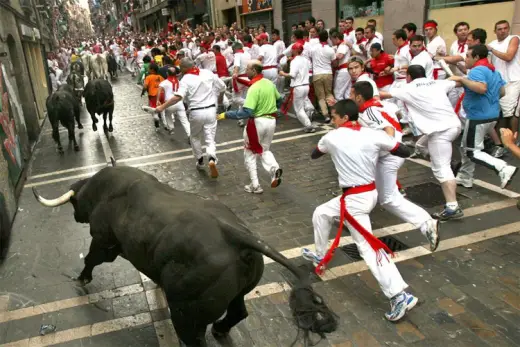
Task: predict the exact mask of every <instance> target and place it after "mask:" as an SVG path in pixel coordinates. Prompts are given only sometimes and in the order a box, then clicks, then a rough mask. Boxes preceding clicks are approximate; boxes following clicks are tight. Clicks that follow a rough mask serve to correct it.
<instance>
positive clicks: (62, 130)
mask: <svg viewBox="0 0 520 347" xmlns="http://www.w3.org/2000/svg"><path fill="white" fill-rule="evenodd" d="M137 118H150V114H149V113H147V114H139V115H135V116H128V117H121V118H116V117H115V116H114V121H117V123H120V122H123V123H124V122H125V121H127V120H132V121H133V120H135V119H137ZM99 119H101V120H102V119H103V117H99ZM81 124H82V125H83V131H89V129H91V128H92V121H90V122H87V123H81ZM67 131H68V130H67V129H65V128H63V127H60V129H59V132H60V133H65V132H67ZM78 131H81V130H80V129H77V128H76V132H78ZM42 134H43V135H51V134H52V129H46V130H43V131H42Z"/></svg>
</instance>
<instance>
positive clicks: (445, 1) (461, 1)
mask: <svg viewBox="0 0 520 347" xmlns="http://www.w3.org/2000/svg"><path fill="white" fill-rule="evenodd" d="M508 1H511V0H429V5H430V9H432V10H434V9H437V8H447V7H460V6H473V5H484V4H494V3H497V2H508Z"/></svg>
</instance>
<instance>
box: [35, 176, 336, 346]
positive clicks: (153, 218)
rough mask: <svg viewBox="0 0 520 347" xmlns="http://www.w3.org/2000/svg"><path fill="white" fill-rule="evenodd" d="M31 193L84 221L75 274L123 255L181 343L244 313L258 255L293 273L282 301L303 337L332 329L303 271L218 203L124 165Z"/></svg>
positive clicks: (202, 342) (199, 342)
mask: <svg viewBox="0 0 520 347" xmlns="http://www.w3.org/2000/svg"><path fill="white" fill-rule="evenodd" d="M33 191H34V194H35V197H36V198H37V199H38V201H40V203H42V204H43V205H45V206H59V205H62V204H65V203H67V202H68V201H70V202H71V203H72V205H73V207H74V217H75V219H76V221H77V222H80V223H89V224H90V234H91V236H92V243H91V245H90V250H89V253H88V255H87V256H86V257H85V267H84V269H83V271H82V272H81V275H80V277H79V278H78V280H80V281H83V282H87V283H88V282H90V281H91V280H92V270H93V269H94V267H95V266H97V265H99V264H101V263H103V262H112V261H114V260H115V259H116V258H117V256H118V255H120V256H122V257H123V258H125V259H127V260H129V261H130V262H131V263H132V264H133V265H134V266H135V267H136V268H137V269H138V270H139V271H141V272H142V273H144V274H145V275H146V276H148V277H149V278H150V279H151V280H153V281H154V282H155V283H157V284H158V285H159V286H160V287H161V288H162V289H163V290H164V292H165V294H166V298H167V301H168V306H169V308H170V313H171V319H172V322H173V325H174V327H175V330H176V332H177V335H178V336H179V339H180V341H181V345H184V344H185V345H187V346H206V339H205V332H206V327H207V325H209V324H213V328H212V332H213V333H214V334H215V335H216V336H217V337H223V336H226V335H227V334H228V333H229V331H230V329H231V328H232V327H233V326H235V325H236V324H237V323H239V322H240V321H242V320H243V319H245V318H246V317H247V315H248V313H247V309H246V306H245V303H244V296H245V295H246V294H247V293H249V292H250V291H252V290H253V289H254V288H255V287H256V285H257V284H258V282H259V281H260V278H261V277H262V273H263V270H264V262H263V257H262V255H265V256H267V257H269V258H271V259H273V260H274V261H276V262H278V263H280V264H281V265H283V266H284V267H286V268H288V269H289V270H290V271H291V272H292V273H293V274H294V275H295V276H296V277H297V278H298V282H297V284H296V285H295V287H294V288H293V290H292V292H291V295H290V300H289V304H290V307H291V310H292V314H293V316H294V318H295V322H296V325H297V326H298V328H299V329H302V330H303V331H304V333H305V334H304V336H305V338H307V337H308V333H309V331H312V332H315V333H318V334H320V335H322V336H323V335H324V333H328V332H332V331H334V330H335V329H336V327H337V320H336V316H335V315H334V313H333V312H332V311H331V310H330V309H329V308H328V307H327V306H326V304H325V303H324V302H323V300H322V298H321V297H320V296H319V295H318V294H316V293H315V292H314V291H313V289H312V288H311V286H310V282H309V279H308V274H306V273H303V272H302V271H301V270H300V269H299V268H298V267H296V266H295V265H294V264H293V263H292V262H291V261H289V260H288V259H287V258H285V257H284V256H283V255H282V254H280V253H279V252H277V251H276V250H274V249H273V248H272V247H270V246H269V245H267V244H266V243H264V242H263V241H262V240H260V239H258V238H257V237H255V236H253V235H252V234H251V232H250V231H249V230H248V229H247V228H246V227H245V226H244V224H243V223H242V221H241V220H240V219H239V218H238V217H237V216H236V215H235V214H234V213H233V212H232V211H231V209H229V208H228V207H227V206H225V205H224V204H222V203H221V202H219V201H215V200H206V199H204V198H202V197H200V196H198V195H195V194H191V193H186V192H181V191H178V190H175V189H173V188H171V187H170V186H168V185H167V184H163V183H161V182H159V181H158V180H157V179H156V178H155V177H154V176H152V175H150V174H147V173H145V172H143V171H141V170H139V169H136V168H131V167H124V166H123V167H108V168H105V169H103V170H101V171H99V172H98V173H96V174H95V175H94V176H92V177H91V178H89V179H85V180H82V181H79V182H76V183H75V184H73V185H72V186H71V189H70V190H69V192H68V193H66V194H64V195H63V196H61V197H59V198H57V199H54V200H47V199H45V198H42V197H41V196H40V195H38V193H37V192H36V191H35V190H34V189H33ZM224 312H226V316H225V317H224V318H223V319H222V320H218V319H219V318H220V317H221V316H222V315H223V314H224ZM217 320H218V321H217Z"/></svg>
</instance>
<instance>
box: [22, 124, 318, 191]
mask: <svg viewBox="0 0 520 347" xmlns="http://www.w3.org/2000/svg"><path fill="white" fill-rule="evenodd" d="M325 133H327V131H325V130H324V131H318V132H315V133H311V134H302V135H296V136H290V137H283V138H281V139H276V140H273V142H272V143H281V142H287V141H293V140H297V139H301V138H305V137H311V136H316V135H323V134H325ZM243 149H244V146H238V147H232V148H227V149H224V150H221V151H218V153H219V154H222V153H230V152H236V151H240V150H243ZM186 159H192V160H194V159H193V155H186V156H183V157H176V158H169V159H163V160H158V161H151V162H145V163H137V164H133V165H128V166H132V167H143V166H151V165H159V164H166V163H173V162H177V161H181V160H186ZM117 162H118V163H120V162H121V160H118V161H117ZM96 172H97V171H96ZM96 172H88V173H83V174H79V175H73V176H68V177H62V178H57V179H53V180H48V181H42V182H36V183H28V184H26V185H25V186H24V189H25V188H32V187H39V186H44V185H48V184H53V183H58V182H63V181H69V180H72V179H77V178H85V177H91V176H93V175H94V174H95V173H96Z"/></svg>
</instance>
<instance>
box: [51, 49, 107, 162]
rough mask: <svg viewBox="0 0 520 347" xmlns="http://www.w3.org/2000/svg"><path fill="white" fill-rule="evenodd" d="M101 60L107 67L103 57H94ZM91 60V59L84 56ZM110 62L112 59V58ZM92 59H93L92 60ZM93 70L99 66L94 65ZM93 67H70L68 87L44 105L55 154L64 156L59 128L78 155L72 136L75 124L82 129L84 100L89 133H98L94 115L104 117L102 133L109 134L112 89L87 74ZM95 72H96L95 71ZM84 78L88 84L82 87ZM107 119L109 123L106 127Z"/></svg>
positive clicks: (76, 65)
mask: <svg viewBox="0 0 520 347" xmlns="http://www.w3.org/2000/svg"><path fill="white" fill-rule="evenodd" d="M96 56H100V57H102V58H103V59H102V60H103V61H104V64H105V65H106V59H105V57H104V55H102V54H96ZM86 57H88V58H89V59H90V56H86ZM112 58H113V57H112ZM93 59H95V58H93ZM96 66H97V67H99V66H100V65H99V64H97V63H96ZM91 67H92V65H91V64H90V63H89V64H83V62H77V63H73V64H72V65H71V72H70V75H69V76H68V77H67V84H62V85H61V86H59V88H58V89H57V90H56V91H55V92H54V93H52V94H51V95H49V97H48V98H47V101H46V106H47V115H48V116H49V122H50V123H51V126H52V137H53V139H54V141H55V142H56V144H57V146H58V152H59V153H60V154H63V153H64V152H63V147H62V145H61V141H60V134H59V126H60V124H61V125H62V126H63V127H65V128H66V129H67V131H68V135H69V143H74V150H76V151H79V145H78V143H77V141H76V136H75V132H74V130H75V122H74V120H76V122H77V124H78V129H82V128H83V125H82V124H81V121H80V115H81V107H82V98H83V97H84V98H85V105H86V108H87V111H88V112H89V114H90V117H91V118H92V130H94V131H97V125H96V123H98V119H97V116H96V114H98V115H103V121H104V125H103V130H104V131H105V132H112V131H113V130H114V127H113V125H112V116H113V113H114V94H113V92H112V86H111V85H110V83H109V82H108V81H107V80H106V79H105V78H103V79H101V77H106V75H103V74H100V73H98V72H95V73H94V74H92V73H91V72H90V71H91V70H90V69H91ZM95 71H98V69H97V68H96V70H95ZM83 76H87V77H88V78H89V81H88V83H87V85H86V86H85V82H84V78H83ZM107 118H108V123H107Z"/></svg>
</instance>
